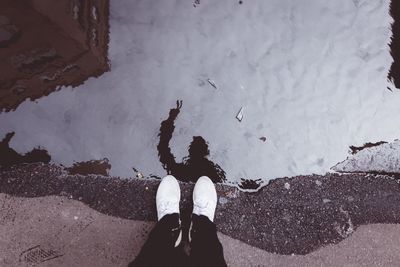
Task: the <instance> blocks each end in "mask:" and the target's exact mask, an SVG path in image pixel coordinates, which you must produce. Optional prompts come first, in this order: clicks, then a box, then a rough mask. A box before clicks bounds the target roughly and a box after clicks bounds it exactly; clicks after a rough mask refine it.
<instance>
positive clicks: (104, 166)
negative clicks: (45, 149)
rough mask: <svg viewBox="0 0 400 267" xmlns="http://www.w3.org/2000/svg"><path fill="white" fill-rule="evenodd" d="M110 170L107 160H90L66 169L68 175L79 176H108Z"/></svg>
mask: <svg viewBox="0 0 400 267" xmlns="http://www.w3.org/2000/svg"><path fill="white" fill-rule="evenodd" d="M110 169H111V164H110V163H109V162H108V159H103V160H90V161H83V162H76V163H74V164H73V165H72V166H71V167H69V168H66V170H67V171H68V172H69V174H72V175H73V174H81V175H89V174H94V175H103V176H109V173H108V172H109V170H110Z"/></svg>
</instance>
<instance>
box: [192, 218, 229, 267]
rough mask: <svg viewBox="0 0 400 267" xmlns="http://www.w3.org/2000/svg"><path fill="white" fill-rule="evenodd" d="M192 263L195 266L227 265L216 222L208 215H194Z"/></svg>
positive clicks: (218, 266) (212, 266) (214, 266)
mask: <svg viewBox="0 0 400 267" xmlns="http://www.w3.org/2000/svg"><path fill="white" fill-rule="evenodd" d="M192 223H193V224H192V231H191V233H190V235H191V239H192V241H191V250H190V265H191V266H195V267H197V266H198V267H204V266H207V267H222V266H227V265H226V262H225V259H224V251H223V248H222V244H221V242H219V239H218V236H217V228H216V226H215V224H214V223H213V222H212V221H210V220H209V219H208V218H207V217H206V216H203V215H201V216H198V215H196V214H193V216H192Z"/></svg>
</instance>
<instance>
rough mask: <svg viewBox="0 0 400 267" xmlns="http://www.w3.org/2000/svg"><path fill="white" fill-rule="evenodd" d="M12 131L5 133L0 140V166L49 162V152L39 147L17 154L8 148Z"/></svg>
mask: <svg viewBox="0 0 400 267" xmlns="http://www.w3.org/2000/svg"><path fill="white" fill-rule="evenodd" d="M14 134H15V133H14V132H11V133H8V134H6V136H5V137H4V139H3V140H2V141H1V142H0V167H1V168H8V167H10V166H12V165H15V164H21V163H35V162H43V163H49V162H50V160H51V157H50V155H49V153H48V152H47V151H46V150H44V149H41V148H35V149H33V150H31V151H29V152H28V153H26V154H23V155H22V154H19V153H18V152H16V151H15V150H14V149H12V148H10V146H9V143H10V141H11V139H12V138H13V136H14Z"/></svg>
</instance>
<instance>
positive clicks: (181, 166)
mask: <svg viewBox="0 0 400 267" xmlns="http://www.w3.org/2000/svg"><path fill="white" fill-rule="evenodd" d="M181 108H182V101H179V100H178V101H177V102H176V108H172V109H171V110H170V111H169V116H168V118H167V119H166V120H164V121H163V122H162V123H161V127H160V133H159V137H160V141H159V143H158V145H157V150H158V156H159V158H160V162H161V164H162V165H163V168H164V169H165V170H166V171H167V172H168V174H172V175H173V176H175V177H176V178H177V179H178V180H180V181H183V182H196V181H197V179H198V178H199V177H201V176H208V177H209V178H210V179H211V180H212V181H213V182H214V183H220V182H224V181H226V177H225V171H224V170H223V169H222V168H221V167H220V166H219V165H218V164H216V163H214V162H212V161H210V160H209V159H208V158H207V157H208V156H209V154H210V151H209V149H208V143H207V141H206V140H204V138H203V137H201V136H193V141H192V142H191V144H190V145H189V147H188V156H187V157H185V158H183V160H182V162H180V163H179V162H176V160H175V156H174V155H173V154H172V152H171V148H170V145H169V143H170V141H171V138H172V134H173V132H174V130H175V125H174V123H175V120H176V118H177V117H178V115H179V113H180V111H181Z"/></svg>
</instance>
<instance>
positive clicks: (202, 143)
mask: <svg viewBox="0 0 400 267" xmlns="http://www.w3.org/2000/svg"><path fill="white" fill-rule="evenodd" d="M209 154H210V151H209V150H208V145H207V143H206V140H204V139H203V137H201V136H193V141H192V143H191V144H190V146H189V157H190V158H205V157H207V156H208V155H209Z"/></svg>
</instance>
